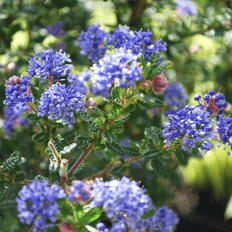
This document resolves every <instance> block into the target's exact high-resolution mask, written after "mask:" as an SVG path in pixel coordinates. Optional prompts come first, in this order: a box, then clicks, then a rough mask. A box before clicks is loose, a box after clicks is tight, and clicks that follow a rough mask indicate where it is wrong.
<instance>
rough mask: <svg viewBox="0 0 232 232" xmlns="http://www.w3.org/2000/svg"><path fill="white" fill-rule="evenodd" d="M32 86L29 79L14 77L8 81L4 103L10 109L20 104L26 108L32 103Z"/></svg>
mask: <svg viewBox="0 0 232 232" xmlns="http://www.w3.org/2000/svg"><path fill="white" fill-rule="evenodd" d="M31 87H32V84H31V83H30V81H29V77H28V76H25V77H21V78H18V77H17V76H12V77H10V79H9V80H8V81H6V89H5V93H6V100H5V101H4V102H3V103H4V104H6V105H7V106H9V107H14V106H16V105H18V104H21V106H25V105H26V103H27V102H32V101H33V97H32V95H31Z"/></svg>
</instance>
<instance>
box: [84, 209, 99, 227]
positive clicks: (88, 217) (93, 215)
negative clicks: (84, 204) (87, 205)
mask: <svg viewBox="0 0 232 232" xmlns="http://www.w3.org/2000/svg"><path fill="white" fill-rule="evenodd" d="M102 213H103V210H102V207H98V208H91V209H90V210H89V211H88V212H87V213H85V214H84V215H83V218H82V225H86V224H90V223H91V222H93V221H96V220H97V219H98V218H99V217H100V216H101V215H102Z"/></svg>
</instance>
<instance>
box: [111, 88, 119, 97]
mask: <svg viewBox="0 0 232 232" xmlns="http://www.w3.org/2000/svg"><path fill="white" fill-rule="evenodd" d="M111 97H112V99H113V100H116V99H117V100H120V98H121V89H120V88H119V86H116V87H113V88H112V89H111Z"/></svg>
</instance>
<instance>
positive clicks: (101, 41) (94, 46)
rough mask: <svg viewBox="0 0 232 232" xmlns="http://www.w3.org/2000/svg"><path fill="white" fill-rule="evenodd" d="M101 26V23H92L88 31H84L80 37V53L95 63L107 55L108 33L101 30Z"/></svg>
mask: <svg viewBox="0 0 232 232" xmlns="http://www.w3.org/2000/svg"><path fill="white" fill-rule="evenodd" d="M100 27H101V26H100V25H97V26H93V25H91V26H89V27H88V28H87V31H86V32H84V31H82V32H81V34H80V36H79V37H78V43H79V47H80V48H81V51H80V54H81V55H84V56H87V58H88V59H89V60H92V62H93V63H97V62H98V59H99V58H101V57H103V56H104V55H105V52H106V49H107V47H106V44H107V37H108V33H107V32H105V31H103V30H101V29H100Z"/></svg>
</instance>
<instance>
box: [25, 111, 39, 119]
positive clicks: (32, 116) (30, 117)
mask: <svg viewBox="0 0 232 232" xmlns="http://www.w3.org/2000/svg"><path fill="white" fill-rule="evenodd" d="M26 119H27V120H31V121H39V120H40V118H39V117H38V116H37V114H34V113H27V115H26Z"/></svg>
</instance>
